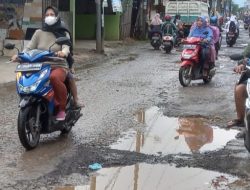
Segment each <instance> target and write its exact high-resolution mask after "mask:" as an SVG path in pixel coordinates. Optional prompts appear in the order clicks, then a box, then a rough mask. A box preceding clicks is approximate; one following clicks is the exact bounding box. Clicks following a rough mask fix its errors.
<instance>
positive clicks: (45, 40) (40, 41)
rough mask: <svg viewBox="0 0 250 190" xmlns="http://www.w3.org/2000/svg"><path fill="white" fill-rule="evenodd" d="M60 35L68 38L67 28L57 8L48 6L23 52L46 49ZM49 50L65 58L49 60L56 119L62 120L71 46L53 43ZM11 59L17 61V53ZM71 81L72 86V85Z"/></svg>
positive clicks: (74, 90) (75, 91)
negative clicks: (38, 27)
mask: <svg viewBox="0 0 250 190" xmlns="http://www.w3.org/2000/svg"><path fill="white" fill-rule="evenodd" d="M62 36H67V37H68V38H70V35H69V32H67V29H65V28H64V27H62V24H61V19H60V17H59V15H58V11H57V9H56V8H54V7H51V6H49V7H47V8H46V9H45V14H44V25H43V28H42V29H38V30H36V32H35V33H34V35H33V36H32V39H31V41H30V42H29V44H28V45H27V47H26V49H25V50H24V52H25V51H30V50H32V49H39V50H48V49H49V48H50V46H51V45H52V43H53V42H54V41H56V38H58V37H62ZM51 50H52V51H53V52H55V54H56V55H57V56H58V57H61V58H65V61H63V62H49V64H50V65H51V68H52V71H51V75H50V83H51V85H52V87H53V90H54V93H55V95H54V97H55V103H56V105H57V111H58V112H57V115H56V120H58V121H63V120H65V116H66V114H65V109H66V102H67V88H66V86H65V84H64V82H65V80H66V78H67V77H68V76H69V65H68V64H73V63H72V62H71V63H68V62H67V60H66V59H67V58H68V56H69V55H70V53H71V47H70V46H69V44H65V45H62V46H60V45H57V44H55V45H53V46H52V47H51ZM12 60H13V61H18V55H14V56H13V57H12ZM69 78H70V81H71V82H70V84H71V88H73V90H72V95H73V94H75V97H74V99H75V100H74V101H75V103H76V104H77V100H78V97H77V90H76V85H75V84H74V83H75V81H74V80H73V77H69ZM72 82H73V85H74V86H72ZM74 88H75V89H74Z"/></svg>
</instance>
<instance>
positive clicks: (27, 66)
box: [16, 63, 43, 72]
mask: <svg viewBox="0 0 250 190" xmlns="http://www.w3.org/2000/svg"><path fill="white" fill-rule="evenodd" d="M42 66H43V64H42V63H22V64H19V65H17V67H16V72H29V71H40V70H41V68H42Z"/></svg>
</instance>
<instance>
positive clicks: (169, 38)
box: [163, 36, 172, 40]
mask: <svg viewBox="0 0 250 190" xmlns="http://www.w3.org/2000/svg"><path fill="white" fill-rule="evenodd" d="M163 39H164V40H172V37H170V36H164V37H163Z"/></svg>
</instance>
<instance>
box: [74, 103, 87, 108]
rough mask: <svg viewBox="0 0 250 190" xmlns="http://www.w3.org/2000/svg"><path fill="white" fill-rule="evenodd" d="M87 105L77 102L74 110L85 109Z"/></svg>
mask: <svg viewBox="0 0 250 190" xmlns="http://www.w3.org/2000/svg"><path fill="white" fill-rule="evenodd" d="M84 107H85V105H84V104H83V103H82V102H75V103H74V109H79V108H84Z"/></svg>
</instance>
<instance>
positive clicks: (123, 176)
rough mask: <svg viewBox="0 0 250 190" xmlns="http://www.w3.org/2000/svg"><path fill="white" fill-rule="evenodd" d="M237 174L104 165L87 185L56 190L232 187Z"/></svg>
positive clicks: (214, 189)
mask: <svg viewBox="0 0 250 190" xmlns="http://www.w3.org/2000/svg"><path fill="white" fill-rule="evenodd" d="M237 180H238V178H236V177H233V176H230V175H227V174H222V173H218V172H212V171H207V170H203V169H198V168H176V167H175V166H170V165H163V164H157V165H150V164H144V163H141V164H135V165H132V166H126V167H113V168H105V169H101V170H100V171H98V172H97V173H95V174H94V176H91V177H90V181H89V184H88V185H85V186H77V187H60V188H59V187H58V188H55V190H103V189H106V190H111V189H113V190H135V189H137V190H166V189H167V190H183V189H185V190H230V184H232V183H234V182H235V181H237Z"/></svg>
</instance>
